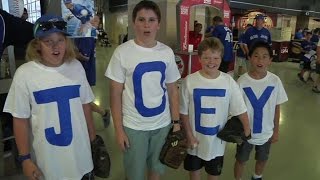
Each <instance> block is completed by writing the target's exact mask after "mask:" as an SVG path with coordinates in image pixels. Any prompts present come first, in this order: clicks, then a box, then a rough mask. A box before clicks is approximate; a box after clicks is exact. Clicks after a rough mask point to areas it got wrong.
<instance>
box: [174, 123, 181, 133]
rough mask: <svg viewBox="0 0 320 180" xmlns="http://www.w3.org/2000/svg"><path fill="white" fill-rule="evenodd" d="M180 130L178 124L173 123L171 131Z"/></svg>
mask: <svg viewBox="0 0 320 180" xmlns="http://www.w3.org/2000/svg"><path fill="white" fill-rule="evenodd" d="M180 130H181V126H180V124H173V132H177V131H180Z"/></svg>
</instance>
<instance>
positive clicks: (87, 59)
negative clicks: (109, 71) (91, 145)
mask: <svg viewBox="0 0 320 180" xmlns="http://www.w3.org/2000/svg"><path fill="white" fill-rule="evenodd" d="M95 42H96V40H95V38H93V37H83V38H75V39H74V44H75V46H76V50H77V51H76V57H77V59H78V60H80V62H81V64H82V66H83V68H84V70H85V72H86V77H87V80H88V83H89V85H90V86H91V87H92V86H95V85H96V43H95ZM90 106H91V110H92V111H93V112H96V113H99V114H100V115H101V117H102V120H103V123H104V127H108V126H109V124H110V112H109V110H108V109H103V108H101V107H100V106H98V105H97V104H95V103H94V102H91V103H90Z"/></svg>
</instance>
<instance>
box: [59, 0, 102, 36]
mask: <svg viewBox="0 0 320 180" xmlns="http://www.w3.org/2000/svg"><path fill="white" fill-rule="evenodd" d="M93 9H94V0H61V12H62V18H63V19H64V20H65V21H66V22H67V23H68V33H69V34H71V35H72V36H73V37H96V36H97V30H96V27H97V23H96V21H98V23H99V17H97V16H94V15H95V13H94V10H93Z"/></svg>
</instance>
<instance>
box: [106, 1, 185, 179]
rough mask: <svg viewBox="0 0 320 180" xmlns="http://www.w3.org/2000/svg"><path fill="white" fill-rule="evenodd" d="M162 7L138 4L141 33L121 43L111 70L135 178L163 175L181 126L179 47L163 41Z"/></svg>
mask: <svg viewBox="0 0 320 180" xmlns="http://www.w3.org/2000/svg"><path fill="white" fill-rule="evenodd" d="M160 20H161V13H160V9H159V7H158V5H157V4H155V3H154V2H152V1H145V0H144V1H141V2H139V3H138V4H137V5H136V6H135V7H134V9H133V12H132V21H133V28H134V31H135V39H132V40H129V41H127V42H125V43H123V44H122V45H120V46H119V47H118V48H117V49H116V50H115V51H114V54H113V56H112V58H111V60H110V63H109V66H108V69H107V71H106V73H105V75H106V76H107V77H108V78H109V79H110V80H111V88H110V98H111V103H110V104H111V114H112V117H113V121H114V127H115V131H116V138H117V143H118V145H119V146H120V148H121V150H122V151H123V153H124V167H125V168H124V169H125V172H126V175H127V178H128V179H129V180H143V179H145V168H147V170H148V173H147V176H148V180H157V179H160V175H161V174H163V173H164V170H165V169H164V168H165V167H164V165H163V164H161V162H160V161H159V155H160V151H161V149H162V146H163V144H164V142H165V138H166V136H167V134H168V132H169V130H170V128H171V127H172V126H171V122H174V125H173V126H174V127H173V130H174V131H177V130H180V125H179V121H178V120H179V96H178V89H177V86H176V81H177V80H178V79H179V78H180V74H179V71H178V68H177V65H176V63H175V59H174V54H173V51H172V50H171V49H170V48H169V47H168V46H166V45H164V44H162V43H160V42H158V41H157V40H156V39H155V38H156V34H157V31H158V30H159V28H160Z"/></svg>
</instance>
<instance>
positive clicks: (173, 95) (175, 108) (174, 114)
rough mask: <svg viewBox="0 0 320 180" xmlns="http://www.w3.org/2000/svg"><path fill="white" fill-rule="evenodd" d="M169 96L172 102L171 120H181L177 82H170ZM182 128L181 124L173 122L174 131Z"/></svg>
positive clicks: (168, 87)
mask: <svg viewBox="0 0 320 180" xmlns="http://www.w3.org/2000/svg"><path fill="white" fill-rule="evenodd" d="M166 85H167V89H168V96H169V103H170V112H171V120H179V92H178V87H177V85H176V82H173V83H168V84H166ZM179 130H180V124H173V132H175V131H179Z"/></svg>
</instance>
